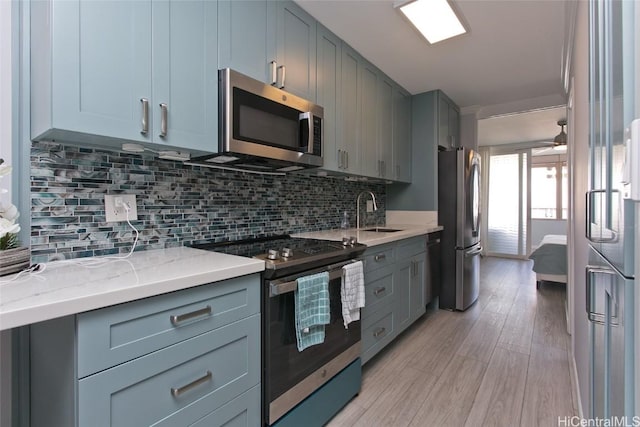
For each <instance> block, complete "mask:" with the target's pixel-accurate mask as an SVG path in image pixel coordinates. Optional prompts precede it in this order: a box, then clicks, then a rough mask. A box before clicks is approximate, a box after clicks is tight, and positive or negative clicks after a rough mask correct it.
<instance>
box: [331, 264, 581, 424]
mask: <svg viewBox="0 0 640 427" xmlns="http://www.w3.org/2000/svg"><path fill="white" fill-rule="evenodd" d="M481 278H482V283H484V285H481V286H486V287H485V289H481V294H482V298H483V301H479V303H476V304H474V305H472V306H471V307H470V308H469V309H467V310H466V311H464V312H450V311H446V310H435V311H432V312H430V313H429V314H428V315H427V316H424V317H423V318H421V319H419V320H418V321H417V322H416V323H415V324H414V325H412V326H411V327H410V328H408V329H407V330H406V331H405V332H404V333H403V334H402V335H400V336H399V337H398V339H397V340H396V341H394V342H393V343H392V344H391V345H390V346H388V347H387V348H386V349H385V350H383V351H382V352H381V353H380V354H378V355H377V356H376V357H374V358H373V359H371V360H370V361H369V362H368V363H367V364H366V365H365V366H364V369H363V384H362V390H361V392H360V395H359V396H357V397H356V398H354V399H353V400H352V401H351V402H350V403H349V404H348V405H347V406H346V407H345V408H344V409H343V410H342V411H341V412H340V413H339V414H338V415H337V416H336V417H334V419H333V420H332V421H331V422H330V423H329V424H328V425H329V426H330V427H353V426H355V425H358V426H366V427H378V426H393V427H396V426H398V427H405V426H408V425H413V426H420V427H423V426H445V425H455V426H460V425H463V424H465V422H466V423H467V425H483V426H494V425H496V426H500V425H513V426H517V425H525V426H529V425H530V426H538V425H554V426H555V425H557V416H558V415H561V416H565V415H573V414H575V413H576V410H575V409H574V403H573V393H572V388H571V382H570V374H569V357H568V352H567V350H566V349H567V348H569V347H570V346H569V345H568V343H569V342H570V341H569V336H568V334H567V333H566V328H565V326H564V322H565V320H564V299H565V296H566V287H565V286H563V285H560V286H557V285H547V284H544V285H543V286H542V287H541V289H540V290H536V287H535V279H534V276H533V275H532V273H531V265H530V262H528V261H521V260H509V259H498V258H487V257H485V258H483V259H482V261H481ZM509 301H511V306H510V308H509V309H508V310H507V305H508V303H509Z"/></svg>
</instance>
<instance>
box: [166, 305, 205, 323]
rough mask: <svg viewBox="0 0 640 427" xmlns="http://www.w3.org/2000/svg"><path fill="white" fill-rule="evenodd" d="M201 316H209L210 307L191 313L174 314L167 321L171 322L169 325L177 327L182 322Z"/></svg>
mask: <svg viewBox="0 0 640 427" xmlns="http://www.w3.org/2000/svg"><path fill="white" fill-rule="evenodd" d="M203 316H211V306H210V305H208V306H206V307H205V308H201V309H200V310H196V311H192V312H189V313H185V314H177V315H176V314H174V315H172V316H169V319H170V320H171V324H172V325H173V326H178V325H179V324H180V323H182V322H184V321H187V320H191V319H194V318H196V317H203Z"/></svg>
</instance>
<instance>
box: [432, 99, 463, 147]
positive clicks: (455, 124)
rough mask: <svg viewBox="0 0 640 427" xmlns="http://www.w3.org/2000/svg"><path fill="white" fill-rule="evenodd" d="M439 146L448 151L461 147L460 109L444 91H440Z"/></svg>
mask: <svg viewBox="0 0 640 427" xmlns="http://www.w3.org/2000/svg"><path fill="white" fill-rule="evenodd" d="M437 111H438V113H437V114H438V121H437V123H438V129H437V132H438V145H439V146H440V147H444V148H446V149H451V148H457V147H460V109H459V108H458V106H457V105H456V104H455V103H454V102H453V101H452V100H451V99H450V98H449V97H448V96H447V95H445V94H444V93H443V92H442V91H438V110H437Z"/></svg>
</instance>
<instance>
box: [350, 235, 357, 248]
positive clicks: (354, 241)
mask: <svg viewBox="0 0 640 427" xmlns="http://www.w3.org/2000/svg"><path fill="white" fill-rule="evenodd" d="M356 243H358V240H357V239H356V238H355V236H351V237H349V244H350V245H351V246H354V245H355V244H356Z"/></svg>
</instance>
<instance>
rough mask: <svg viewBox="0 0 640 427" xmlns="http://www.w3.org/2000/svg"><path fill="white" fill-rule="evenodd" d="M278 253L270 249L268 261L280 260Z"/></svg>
mask: <svg viewBox="0 0 640 427" xmlns="http://www.w3.org/2000/svg"><path fill="white" fill-rule="evenodd" d="M278 255H279V254H278V251H276V250H275V249H269V252H268V253H267V258H268V259H278Z"/></svg>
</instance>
